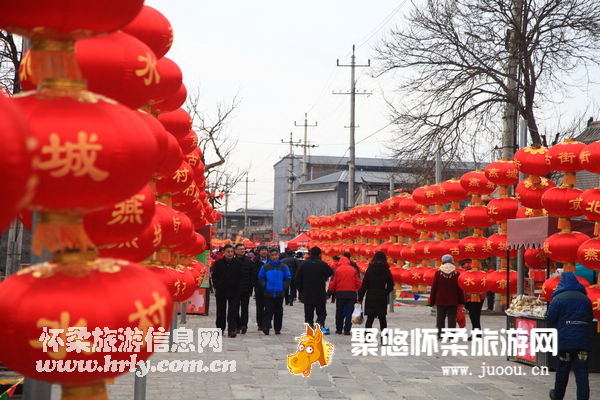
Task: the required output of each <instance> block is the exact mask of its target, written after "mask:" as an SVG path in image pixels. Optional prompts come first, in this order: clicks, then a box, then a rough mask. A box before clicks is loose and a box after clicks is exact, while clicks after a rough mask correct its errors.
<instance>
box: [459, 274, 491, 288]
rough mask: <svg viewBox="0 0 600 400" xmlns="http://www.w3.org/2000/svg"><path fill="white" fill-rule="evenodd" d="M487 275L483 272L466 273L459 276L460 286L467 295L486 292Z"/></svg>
mask: <svg viewBox="0 0 600 400" xmlns="http://www.w3.org/2000/svg"><path fill="white" fill-rule="evenodd" d="M487 275H488V274H486V273H485V272H483V271H474V270H469V271H465V272H463V273H461V274H460V275H459V276H458V286H460V288H461V289H462V290H464V291H465V292H467V293H482V292H486V291H487V288H486V282H487Z"/></svg>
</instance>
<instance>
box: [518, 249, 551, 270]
mask: <svg viewBox="0 0 600 400" xmlns="http://www.w3.org/2000/svg"><path fill="white" fill-rule="evenodd" d="M523 258H524V259H525V265H527V266H528V267H530V268H542V267H546V265H547V263H548V260H547V258H546V253H544V249H527V250H525V252H524V253H523Z"/></svg>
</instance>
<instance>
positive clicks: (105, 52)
mask: <svg viewBox="0 0 600 400" xmlns="http://www.w3.org/2000/svg"><path fill="white" fill-rule="evenodd" d="M75 54H76V56H77V64H78V65H79V68H80V69H81V73H82V75H83V76H84V77H85V79H86V80H87V87H88V89H89V90H90V91H92V92H95V93H100V94H103V95H105V96H107V97H110V98H111V99H115V100H117V101H118V102H120V103H123V104H125V105H126V106H129V107H131V108H134V109H136V108H139V107H142V106H144V105H146V104H148V102H149V101H150V99H151V98H153V97H156V96H158V95H159V93H158V90H159V88H160V86H159V82H160V79H161V77H160V75H159V74H158V71H157V69H156V63H157V60H156V56H155V55H154V53H153V52H152V50H150V48H149V47H148V46H146V45H145V44H144V43H143V42H141V41H140V40H138V39H136V38H135V37H133V36H131V35H128V34H126V33H123V32H120V31H119V32H115V33H112V34H110V35H107V36H102V37H97V38H92V39H87V40H80V41H78V42H77V43H76V45H75Z"/></svg>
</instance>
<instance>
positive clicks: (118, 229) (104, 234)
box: [83, 185, 155, 246]
mask: <svg viewBox="0 0 600 400" xmlns="http://www.w3.org/2000/svg"><path fill="white" fill-rule="evenodd" d="M154 200H155V199H154V193H152V189H151V188H150V186H149V185H146V186H144V188H142V190H140V191H139V192H138V193H136V194H134V195H133V196H131V197H129V198H127V199H125V200H123V201H120V202H119V203H116V204H114V205H112V206H110V207H107V208H104V209H102V210H99V211H94V212H91V213H87V214H84V216H83V226H84V228H85V231H86V233H87V234H88V236H89V238H90V240H91V241H92V243H94V244H95V245H97V246H102V245H107V244H111V243H121V242H125V241H127V240H131V239H133V238H134V237H136V236H137V235H139V234H141V233H142V232H143V231H144V230H145V229H146V228H147V227H148V225H150V222H152V218H153V217H154Z"/></svg>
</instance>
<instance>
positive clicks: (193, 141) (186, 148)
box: [179, 131, 198, 154]
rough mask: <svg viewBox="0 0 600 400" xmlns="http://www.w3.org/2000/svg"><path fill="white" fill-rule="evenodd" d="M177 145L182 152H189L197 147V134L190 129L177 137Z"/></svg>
mask: <svg viewBox="0 0 600 400" xmlns="http://www.w3.org/2000/svg"><path fill="white" fill-rule="evenodd" d="M179 146H180V147H181V151H182V152H183V154H189V153H191V152H192V151H194V150H195V149H197V148H198V135H197V134H196V132H194V131H190V132H189V133H188V134H187V135H185V136H184V137H182V138H181V139H179Z"/></svg>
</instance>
